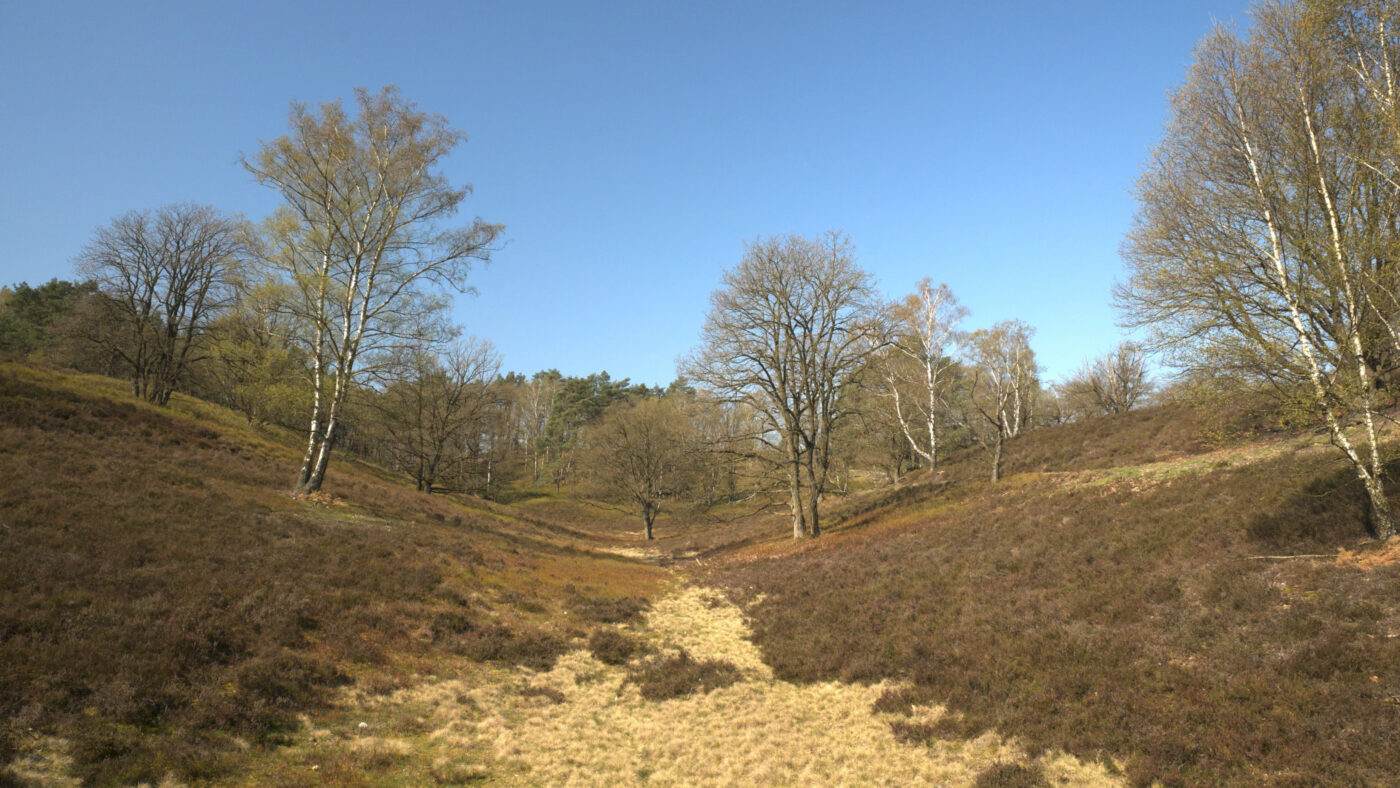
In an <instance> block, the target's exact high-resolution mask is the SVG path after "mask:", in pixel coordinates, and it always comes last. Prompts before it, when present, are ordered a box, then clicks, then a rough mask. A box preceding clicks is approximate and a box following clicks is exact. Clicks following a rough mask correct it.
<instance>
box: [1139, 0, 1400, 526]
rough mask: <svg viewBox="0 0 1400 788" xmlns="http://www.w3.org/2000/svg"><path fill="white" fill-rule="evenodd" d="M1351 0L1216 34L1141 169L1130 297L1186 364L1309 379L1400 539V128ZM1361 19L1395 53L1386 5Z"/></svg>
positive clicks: (1379, 511)
mask: <svg viewBox="0 0 1400 788" xmlns="http://www.w3.org/2000/svg"><path fill="white" fill-rule="evenodd" d="M1339 5H1340V4H1336V3H1315V4H1308V5H1307V6H1285V5H1281V4H1265V5H1262V6H1260V7H1258V8H1257V9H1256V12H1255V25H1254V27H1253V29H1252V31H1251V33H1250V36H1249V38H1248V39H1244V40H1242V39H1240V38H1239V37H1237V36H1236V35H1234V34H1233V33H1232V32H1230V31H1228V30H1225V29H1217V30H1215V31H1214V32H1213V33H1211V34H1210V36H1208V37H1207V38H1206V40H1205V41H1204V42H1202V44H1201V45H1200V46H1199V48H1198V51H1197V55H1196V61H1195V63H1194V64H1193V66H1192V68H1191V71H1190V75H1189V77H1188V79H1187V81H1186V83H1185V85H1183V87H1182V88H1181V89H1180V90H1178V91H1177V93H1176V95H1175V96H1174V98H1173V101H1172V118H1171V122H1170V124H1169V126H1168V129H1167V133H1166V137H1165V139H1164V140H1163V141H1162V143H1161V144H1160V146H1159V147H1158V149H1157V151H1156V153H1155V154H1154V156H1153V158H1152V161H1151V163H1150V164H1149V166H1148V168H1147V171H1146V172H1145V173H1144V175H1143V176H1142V180H1141V182H1140V184H1139V188H1138V200H1139V211H1138V216H1137V219H1136V223H1135V226H1134V229H1133V231H1132V232H1131V234H1130V235H1129V236H1128V239H1127V242H1126V243H1125V245H1124V258H1125V260H1126V262H1127V264H1128V270H1129V278H1128V280H1127V281H1126V282H1125V283H1124V284H1123V285H1122V286H1120V288H1119V289H1118V290H1117V300H1118V303H1119V305H1120V307H1121V308H1122V309H1123V310H1124V314H1125V315H1126V317H1127V319H1128V321H1129V322H1130V323H1131V324H1133V325H1137V326H1142V327H1144V328H1147V329H1148V330H1149V331H1151V332H1152V338H1153V344H1154V346H1155V347H1156V348H1157V349H1159V350H1163V351H1165V353H1166V355H1167V357H1168V359H1169V360H1172V361H1174V362H1175V363H1176V364H1177V365H1178V366H1181V367H1183V368H1187V369H1190V368H1193V367H1206V368H1212V369H1217V370H1227V371H1234V372H1236V373H1237V374H1240V375H1243V376H1247V377H1250V378H1253V379H1256V380H1263V381H1267V382H1269V383H1272V384H1274V385H1276V386H1278V387H1280V388H1284V389H1289V390H1292V389H1297V388H1301V390H1302V391H1304V392H1306V393H1307V396H1308V398H1309V400H1310V402H1311V404H1312V405H1313V406H1314V407H1315V408H1316V410H1317V412H1318V414H1319V416H1320V419H1321V421H1323V422H1324V423H1325V424H1326V427H1327V431H1328V434H1329V435H1330V437H1331V440H1332V442H1333V444H1334V445H1335V446H1336V447H1337V449H1338V450H1339V451H1340V452H1341V454H1342V455H1343V456H1344V457H1345V458H1346V459H1347V461H1348V462H1349V463H1350V465H1351V467H1352V468H1353V469H1354V471H1355V473H1356V476H1357V478H1358V480H1359V482H1360V483H1361V485H1362V486H1363V487H1364V489H1365V491H1366V495H1367V500H1368V502H1369V507H1368V508H1369V514H1368V521H1369V526H1370V528H1371V530H1372V531H1373V532H1374V534H1375V535H1376V536H1378V537H1380V538H1382V539H1388V538H1390V537H1392V536H1393V535H1394V534H1395V519H1394V515H1393V513H1392V510H1391V506H1390V503H1389V501H1388V499H1387V497H1386V493H1385V483H1384V465H1385V463H1384V460H1383V457H1382V454H1381V446H1380V443H1379V439H1378V435H1377V419H1378V412H1377V402H1378V397H1379V391H1378V382H1379V381H1382V380H1384V379H1386V378H1387V377H1390V376H1391V375H1392V373H1393V372H1394V369H1393V365H1394V359H1395V358H1396V353H1395V351H1396V349H1397V348H1398V347H1400V341H1398V337H1400V335H1397V333H1396V332H1395V331H1394V330H1393V328H1394V326H1395V323H1394V320H1393V318H1394V315H1395V309H1394V306H1395V302H1394V296H1393V293H1394V290H1393V285H1394V273H1393V269H1394V264H1393V263H1392V262H1391V261H1392V260H1394V259H1395V252H1396V250H1397V236H1396V227H1397V226H1400V199H1397V197H1398V196H1400V194H1398V193H1397V189H1396V182H1395V178H1394V170H1393V165H1391V164H1387V161H1393V159H1389V158H1388V154H1387V151H1388V150H1390V151H1393V150H1394V148H1395V138H1394V129H1393V127H1391V126H1390V125H1389V124H1388V123H1387V121H1386V114H1387V112H1388V110H1387V109H1386V108H1385V107H1384V106H1382V105H1381V104H1380V103H1379V102H1377V100H1376V96H1375V93H1374V92H1373V91H1372V90H1369V89H1368V88H1373V87H1374V86H1375V85H1374V84H1373V83H1371V82H1369V81H1368V79H1369V77H1368V76H1366V74H1367V73H1370V74H1371V75H1374V74H1375V72H1374V71H1371V72H1366V71H1365V69H1363V68H1361V67H1360V66H1361V65H1365V62H1364V58H1363V61H1358V60H1356V59H1355V58H1356V52H1354V51H1349V50H1348V48H1347V46H1346V45H1345V44H1343V43H1340V42H1343V41H1345V40H1346V38H1345V36H1338V35H1337V32H1338V28H1337V27H1336V24H1334V23H1339V20H1338V17H1336V16H1332V15H1330V10H1335V8H1336V7H1337V6H1339ZM1387 5H1388V4H1374V5H1372V4H1367V5H1366V8H1370V9H1371V11H1372V12H1374V11H1383V10H1384V9H1385V8H1387ZM1347 24H1352V25H1371V26H1372V28H1373V30H1372V32H1374V33H1375V34H1377V35H1379V36H1380V38H1381V39H1382V41H1381V43H1380V44H1378V47H1379V50H1372V52H1373V55H1372V56H1379V57H1384V58H1388V57H1390V53H1393V51H1394V48H1395V41H1394V37H1393V33H1391V32H1386V27H1385V25H1384V23H1383V19H1381V18H1380V17H1377V16H1376V15H1375V14H1374V13H1371V12H1368V11H1366V10H1365V8H1358V9H1357V14H1356V15H1354V16H1352V17H1350V18H1349V19H1348V20H1347ZM1377 51H1379V52H1380V53H1383V54H1380V55H1376V54H1375V53H1376V52H1377ZM1372 65H1374V64H1372ZM1386 73H1387V74H1389V70H1388V68H1387V69H1386ZM1387 78H1389V77H1387Z"/></svg>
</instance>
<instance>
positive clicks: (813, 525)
mask: <svg viewBox="0 0 1400 788" xmlns="http://www.w3.org/2000/svg"><path fill="white" fill-rule="evenodd" d="M807 492H808V496H807V497H808V501H807V517H808V519H809V520H810V522H808V523H807V530H808V531H809V532H810V533H811V535H812V536H813V537H818V536H821V535H822V528H821V524H820V522H819V521H818V520H817V498H818V495H817V491H816V490H815V489H812V490H808V491H807Z"/></svg>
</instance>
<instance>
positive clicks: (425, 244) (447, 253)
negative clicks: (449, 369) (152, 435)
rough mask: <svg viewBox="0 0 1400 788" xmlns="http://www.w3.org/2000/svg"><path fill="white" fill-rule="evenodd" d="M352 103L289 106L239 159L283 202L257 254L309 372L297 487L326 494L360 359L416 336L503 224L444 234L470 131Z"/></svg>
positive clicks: (374, 101)
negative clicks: (456, 166)
mask: <svg viewBox="0 0 1400 788" xmlns="http://www.w3.org/2000/svg"><path fill="white" fill-rule="evenodd" d="M355 98H356V103H357V104H358V109H359V114H358V115H357V116H355V117H349V116H347V115H346V113H345V109H344V107H342V105H341V103H340V102H338V101H335V102H329V103H326V104H323V105H321V107H320V110H319V112H313V111H311V110H308V109H307V107H306V106H305V105H303V104H295V105H293V107H292V112H291V132H290V133H289V134H288V135H286V136H283V137H279V138H277V139H275V140H273V141H271V142H268V143H265V144H264V145H263V148H262V150H261V151H260V152H259V153H258V154H257V155H256V156H255V157H253V158H252V159H251V160H247V161H245V162H244V164H245V166H246V167H247V168H248V170H249V171H250V172H251V173H252V174H253V175H254V177H256V178H257V180H258V181H259V182H261V183H263V184H265V185H267V186H270V187H272V188H274V189H276V190H277V191H278V192H280V193H281V195H282V197H283V199H284V200H285V206H284V207H283V208H282V209H281V210H280V211H279V212H278V214H277V215H276V216H275V217H274V219H273V220H272V221H271V222H270V223H269V227H268V236H269V240H268V244H267V252H266V257H267V259H268V260H269V261H270V262H271V263H272V264H273V265H274V267H275V268H276V269H278V270H279V271H280V272H281V275H282V277H283V279H284V280H285V281H286V282H287V283H288V284H289V285H290V286H291V288H292V291H293V297H292V298H291V299H289V301H288V302H287V304H286V308H287V309H288V310H290V311H291V312H292V313H293V314H294V316H295V317H296V320H297V322H298V325H299V327H300V329H301V330H300V332H299V335H298V338H299V340H300V341H301V342H302V343H303V344H304V346H305V351H306V353H307V357H308V358H309V360H310V364H311V370H310V385H311V391H312V397H311V398H312V405H311V417H310V420H309V428H308V431H307V444H306V451H305V454H304V457H303V459H302V465H301V470H300V471H299V473H298V474H297V489H298V490H299V491H301V492H313V491H315V490H318V489H320V487H321V482H322V480H323V479H324V478H325V472H326V465H327V462H328V461H329V459H330V451H331V446H332V445H333V443H334V441H335V436H336V425H337V419H338V418H339V417H340V415H341V408H342V406H343V404H344V402H345V398H346V396H347V395H348V394H349V392H350V391H351V390H352V388H353V384H354V382H355V381H356V380H357V379H358V378H359V377H360V376H361V375H362V373H363V372H364V369H363V365H362V362H363V360H364V359H366V358H371V357H373V356H374V355H375V354H376V353H378V352H379V351H384V350H390V349H393V348H394V347H396V346H400V345H403V344H405V343H411V342H416V341H419V340H420V339H421V338H422V336H421V335H422V333H423V327H424V325H425V324H428V323H429V321H428V320H427V319H426V318H425V315H426V314H428V313H431V312H432V311H433V310H434V309H435V308H436V307H440V306H441V305H442V304H443V301H442V298H441V296H440V295H439V294H438V293H440V292H441V290H440V288H444V287H446V288H453V289H457V290H466V289H467V286H466V275H467V272H468V270H469V269H470V267H471V264H472V263H473V262H476V261H486V260H487V259H489V257H490V253H491V251H492V244H493V242H494V241H495V240H496V238H497V237H498V236H499V235H500V233H501V230H502V227H501V226H500V225H496V224H487V223H486V222H483V221H481V220H480V219H477V220H475V221H473V222H471V223H470V224H468V225H466V226H444V223H445V222H446V221H447V220H449V219H450V218H451V217H453V216H454V215H455V214H456V212H457V210H458V208H459V207H460V205H461V203H462V201H463V200H464V199H465V198H466V196H467V194H468V191H469V189H468V188H453V187H452V186H450V185H449V184H448V182H447V180H446V178H445V177H444V176H443V175H441V174H440V173H439V172H438V168H439V167H441V165H442V163H443V160H444V159H445V157H446V156H447V155H448V154H449V153H450V152H451V151H452V149H453V148H455V147H456V146H457V145H458V144H459V143H461V142H462V141H463V140H464V139H465V135H463V134H462V133H461V132H459V131H457V130H455V129H452V128H451V127H450V126H448V123H447V120H446V119H445V118H443V117H441V116H439V115H431V114H427V113H424V112H421V111H419V110H418V109H417V107H416V106H415V105H414V104H413V103H412V102H410V101H407V100H406V99H404V98H403V97H402V96H400V95H399V93H398V91H397V90H395V89H394V88H385V89H384V90H383V91H381V92H380V93H378V94H371V93H369V92H368V91H366V90H364V89H363V88H361V89H359V90H357V91H356V94H355ZM433 288H439V290H438V291H434V290H433Z"/></svg>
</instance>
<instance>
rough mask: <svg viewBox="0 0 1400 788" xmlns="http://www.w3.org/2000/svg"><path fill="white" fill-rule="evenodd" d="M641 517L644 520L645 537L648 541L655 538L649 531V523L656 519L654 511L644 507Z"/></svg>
mask: <svg viewBox="0 0 1400 788" xmlns="http://www.w3.org/2000/svg"><path fill="white" fill-rule="evenodd" d="M642 519H643V520H645V521H646V537H647V541H648V542H650V541H651V540H652V539H654V538H655V537H654V536H653V535H652V533H651V524H652V523H653V522H655V520H656V512H654V511H652V510H651V509H650V508H647V509H644V510H643V511H642Z"/></svg>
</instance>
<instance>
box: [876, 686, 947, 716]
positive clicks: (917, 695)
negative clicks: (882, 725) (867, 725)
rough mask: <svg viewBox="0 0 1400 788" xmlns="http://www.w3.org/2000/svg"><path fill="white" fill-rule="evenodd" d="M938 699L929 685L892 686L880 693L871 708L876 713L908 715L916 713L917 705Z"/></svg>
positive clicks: (924, 704)
mask: <svg viewBox="0 0 1400 788" xmlns="http://www.w3.org/2000/svg"><path fill="white" fill-rule="evenodd" d="M936 700H937V698H936V697H935V696H934V694H933V692H931V691H930V690H929V688H928V687H918V686H914V687H891V688H890V689H887V690H885V691H884V692H882V693H880V697H878V698H876V699H875V702H874V703H873V704H871V706H870V710H871V711H873V712H875V713H876V714H903V715H904V716H906V717H908V716H909V715H911V714H913V713H914V707H915V706H926V705H928V704H930V703H933V702H934V701H936Z"/></svg>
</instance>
